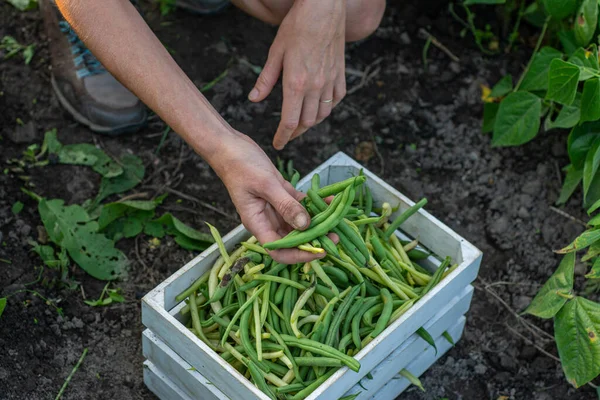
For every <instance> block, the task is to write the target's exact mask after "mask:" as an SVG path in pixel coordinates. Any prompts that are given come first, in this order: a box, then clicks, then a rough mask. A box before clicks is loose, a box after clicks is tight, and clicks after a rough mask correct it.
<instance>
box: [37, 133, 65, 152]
mask: <svg viewBox="0 0 600 400" xmlns="http://www.w3.org/2000/svg"><path fill="white" fill-rule="evenodd" d="M61 148H62V143H61V142H60V141H59V140H58V137H57V133H56V128H54V129H51V130H49V131H47V132H46V133H44V142H43V143H42V149H41V152H42V153H45V152H46V151H47V152H49V153H58V152H59V151H60V149H61Z"/></svg>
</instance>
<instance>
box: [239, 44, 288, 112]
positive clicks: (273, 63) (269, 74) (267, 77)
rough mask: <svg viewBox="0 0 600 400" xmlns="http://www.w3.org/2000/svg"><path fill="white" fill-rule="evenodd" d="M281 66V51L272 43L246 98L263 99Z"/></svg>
mask: <svg viewBox="0 0 600 400" xmlns="http://www.w3.org/2000/svg"><path fill="white" fill-rule="evenodd" d="M282 67H283V52H282V51H280V50H278V48H276V47H275V45H273V46H271V49H270V50H269V56H268V58H267V62H266V63H265V66H264V68H263V70H262V71H261V73H260V75H259V76H258V79H257V80H256V83H255V84H254V88H253V89H252V90H251V91H250V94H249V95H248V99H249V100H250V101H252V102H259V101H263V100H264V99H265V98H266V97H267V96H268V95H269V93H271V90H273V87H274V86H275V84H276V83H277V80H278V79H279V75H280V74H281V69H282Z"/></svg>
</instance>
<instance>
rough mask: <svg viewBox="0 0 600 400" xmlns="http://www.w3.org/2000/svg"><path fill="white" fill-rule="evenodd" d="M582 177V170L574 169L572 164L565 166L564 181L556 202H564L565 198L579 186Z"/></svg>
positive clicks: (567, 198)
mask: <svg viewBox="0 0 600 400" xmlns="http://www.w3.org/2000/svg"><path fill="white" fill-rule="evenodd" d="M582 179H583V170H581V169H575V168H574V167H573V165H569V166H568V167H567V175H566V176H565V182H564V183H563V187H562V189H561V191H560V196H559V197H558V200H557V201H556V203H557V204H565V203H566V202H567V200H569V198H570V197H571V196H572V195H573V193H574V192H575V189H577V188H578V187H579V184H580V183H581V180H582Z"/></svg>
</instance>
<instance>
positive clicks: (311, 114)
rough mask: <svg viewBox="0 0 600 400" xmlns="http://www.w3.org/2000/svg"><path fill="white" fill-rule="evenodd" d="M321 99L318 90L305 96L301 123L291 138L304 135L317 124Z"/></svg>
mask: <svg viewBox="0 0 600 400" xmlns="http://www.w3.org/2000/svg"><path fill="white" fill-rule="evenodd" d="M319 99H320V93H318V92H313V93H311V94H309V95H308V96H307V97H305V98H304V102H303V104H302V115H301V117H300V124H299V125H298V128H296V130H295V131H294V133H293V134H292V137H291V138H290V140H294V139H296V138H297V137H298V136H300V135H302V134H303V133H304V132H306V131H307V130H309V129H310V128H312V127H313V126H314V125H315V124H316V122H317V114H318V112H319Z"/></svg>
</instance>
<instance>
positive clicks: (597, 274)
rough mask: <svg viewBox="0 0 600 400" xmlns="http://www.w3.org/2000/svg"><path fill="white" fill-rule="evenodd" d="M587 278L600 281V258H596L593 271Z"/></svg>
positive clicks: (591, 270)
mask: <svg viewBox="0 0 600 400" xmlns="http://www.w3.org/2000/svg"><path fill="white" fill-rule="evenodd" d="M585 277H586V278H587V279H600V257H598V258H596V261H594V264H592V269H590V272H588V274H587V275H586V276H585Z"/></svg>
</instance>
